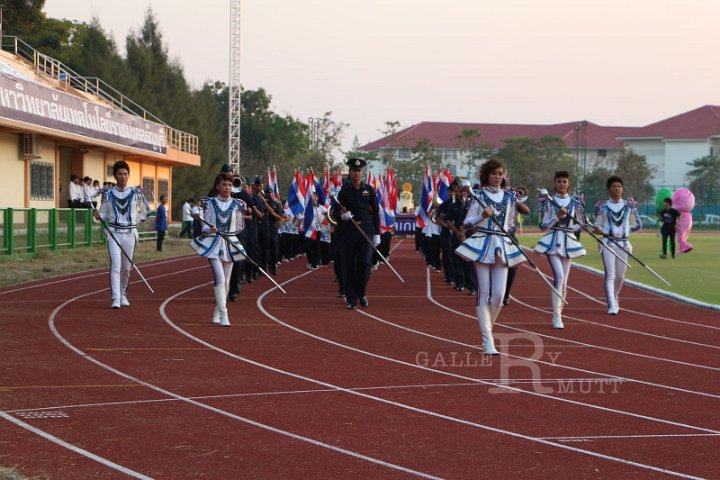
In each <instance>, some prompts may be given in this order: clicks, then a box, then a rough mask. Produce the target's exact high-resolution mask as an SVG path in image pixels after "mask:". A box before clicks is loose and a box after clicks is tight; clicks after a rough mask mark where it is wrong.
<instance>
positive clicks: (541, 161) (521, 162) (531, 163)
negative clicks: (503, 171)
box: [497, 136, 577, 189]
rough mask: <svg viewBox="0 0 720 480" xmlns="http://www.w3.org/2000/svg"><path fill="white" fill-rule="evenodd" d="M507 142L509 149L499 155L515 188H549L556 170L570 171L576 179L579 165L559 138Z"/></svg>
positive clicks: (520, 139)
mask: <svg viewBox="0 0 720 480" xmlns="http://www.w3.org/2000/svg"><path fill="white" fill-rule="evenodd" d="M503 142H504V143H505V146H504V147H503V148H502V149H501V150H500V151H499V152H498V154H497V155H498V156H499V157H500V158H501V159H502V160H503V162H504V163H505V166H506V168H507V173H508V176H509V177H510V179H511V182H512V184H513V185H524V186H526V187H528V188H529V189H533V188H536V187H537V188H548V189H549V188H550V187H551V186H552V184H553V178H554V176H555V172H556V171H558V170H568V171H570V174H571V175H572V176H573V177H574V176H575V175H574V173H575V172H576V171H577V165H576V163H575V161H574V160H573V158H572V157H571V156H570V155H569V154H568V152H567V146H566V145H565V142H564V141H563V139H561V138H559V137H552V136H546V137H543V138H541V139H540V140H534V139H532V138H529V137H511V138H507V139H504V140H503Z"/></svg>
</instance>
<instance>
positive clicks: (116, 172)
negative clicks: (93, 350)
mask: <svg viewBox="0 0 720 480" xmlns="http://www.w3.org/2000/svg"><path fill="white" fill-rule="evenodd" d="M113 176H114V177H115V182H116V183H115V186H114V187H112V188H110V189H109V190H105V191H104V192H103V193H102V195H103V201H102V204H101V205H100V209H99V210H93V216H94V217H95V218H96V219H98V220H102V221H103V222H105V223H106V225H107V229H108V230H109V232H105V238H106V239H107V247H108V253H109V254H110V292H111V294H112V305H111V308H120V307H121V306H123V307H127V306H130V302H129V301H128V299H127V290H128V284H129V282H130V269H131V268H132V258H133V256H134V255H135V246H136V245H137V243H138V239H139V237H138V233H137V225H138V222H144V221H145V219H147V216H148V215H149V214H150V205H148V201H147V200H146V199H145V196H144V195H143V191H142V188H141V187H139V186H138V187H128V185H127V183H128V179H129V178H130V167H129V166H128V164H127V163H126V162H125V161H123V160H120V161H118V162H115V164H114V165H113ZM123 252H124V254H123Z"/></svg>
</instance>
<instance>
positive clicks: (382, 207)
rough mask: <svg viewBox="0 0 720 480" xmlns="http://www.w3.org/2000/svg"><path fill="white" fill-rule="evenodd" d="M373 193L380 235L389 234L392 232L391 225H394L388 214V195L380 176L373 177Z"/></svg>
mask: <svg viewBox="0 0 720 480" xmlns="http://www.w3.org/2000/svg"><path fill="white" fill-rule="evenodd" d="M373 186H374V187H375V193H376V195H377V199H378V212H379V214H380V233H385V232H389V231H391V230H392V227H393V224H394V223H395V217H394V215H392V214H391V213H390V211H389V210H390V207H389V203H388V194H387V189H386V187H385V179H384V178H383V177H382V175H378V176H377V177H375V185H373Z"/></svg>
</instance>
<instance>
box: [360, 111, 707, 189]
mask: <svg viewBox="0 0 720 480" xmlns="http://www.w3.org/2000/svg"><path fill="white" fill-rule="evenodd" d="M464 130H476V131H478V132H479V133H480V135H479V136H478V137H477V138H476V139H475V145H476V146H480V145H491V146H492V147H493V148H494V149H495V150H500V149H501V148H503V146H504V143H505V142H504V141H505V139H508V138H511V137H528V138H532V139H536V140H539V139H541V138H543V137H546V136H553V137H559V138H561V139H563V140H564V141H565V144H566V145H567V148H568V150H569V152H570V153H571V154H572V155H573V156H574V158H575V159H576V160H577V161H578V163H580V166H581V167H583V168H587V169H593V168H594V167H595V166H598V165H601V164H602V163H603V162H604V161H605V160H606V159H607V158H611V157H612V156H613V155H617V154H619V153H620V152H622V151H623V149H632V150H633V151H634V152H636V153H638V154H640V155H644V156H645V157H646V158H647V160H648V163H649V164H650V166H651V167H652V168H654V170H655V174H654V176H653V178H652V180H651V181H652V184H653V185H654V186H655V187H657V188H660V187H677V186H681V185H684V184H685V183H686V179H685V175H686V173H687V171H688V170H689V167H688V165H687V163H688V162H690V161H692V160H694V159H696V158H700V157H704V156H707V155H711V154H714V153H715V154H717V153H720V107H717V106H709V105H708V106H704V107H700V108H698V109H695V110H691V111H689V112H686V113H682V114H680V115H676V116H674V117H671V118H668V119H665V120H661V121H659V122H656V123H652V124H650V125H647V126H645V127H621V126H603V125H598V124H595V123H592V122H588V121H575V122H567V123H559V124H552V125H534V124H503V123H460V122H457V123H453V122H420V123H418V124H415V125H413V126H411V127H409V128H405V129H403V130H401V131H399V132H396V133H394V134H392V135H389V136H386V137H383V138H381V139H378V140H375V141H373V142H371V143H368V144H367V145H364V146H362V147H361V148H360V149H361V150H362V151H365V152H374V153H376V154H377V155H378V158H387V157H388V156H389V157H390V158H397V159H406V160H407V159H410V158H412V149H413V148H414V147H415V146H416V145H417V144H418V142H419V141H420V140H422V139H427V141H429V142H430V143H431V144H432V145H433V147H434V149H435V153H436V154H437V155H438V157H440V158H442V160H443V164H444V165H446V166H447V168H448V169H449V170H450V172H451V173H452V174H453V175H456V174H460V175H465V174H466V173H469V174H470V175H471V176H474V175H475V172H466V171H464V170H463V169H464V168H467V167H463V165H466V164H467V162H466V160H465V159H467V158H469V155H470V152H469V151H468V150H467V147H463V142H462V140H461V139H460V136H461V133H462V132H463V131H464ZM463 148H465V149H463ZM477 166H478V165H476V167H477ZM375 167H376V168H380V166H379V165H375Z"/></svg>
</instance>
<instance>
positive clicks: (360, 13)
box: [45, 0, 720, 149]
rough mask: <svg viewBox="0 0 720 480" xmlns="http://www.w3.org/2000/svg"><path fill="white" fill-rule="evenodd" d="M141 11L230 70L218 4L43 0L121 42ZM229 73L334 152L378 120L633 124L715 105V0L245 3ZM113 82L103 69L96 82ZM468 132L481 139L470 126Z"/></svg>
mask: <svg viewBox="0 0 720 480" xmlns="http://www.w3.org/2000/svg"><path fill="white" fill-rule="evenodd" d="M149 8H152V10H153V11H154V12H155V15H156V18H157V21H158V23H159V25H160V29H161V32H162V35H163V39H164V41H165V44H166V45H167V47H168V51H169V54H170V56H171V57H172V58H176V59H178V60H179V62H180V63H181V64H182V65H183V67H184V71H185V75H186V78H187V79H188V80H189V82H190V84H191V85H192V86H193V87H195V88H199V87H201V86H202V84H203V83H204V82H206V81H215V80H220V81H223V82H227V81H228V79H229V45H230V21H229V15H230V2H229V0H204V1H198V0H123V1H112V0H46V2H45V12H46V13H47V14H48V16H50V17H53V18H67V19H71V20H77V21H87V22H89V21H90V19H91V18H92V17H97V18H99V20H100V24H101V25H102V26H103V28H104V29H105V30H106V31H107V32H110V33H112V34H113V35H114V37H115V38H116V41H117V44H118V46H119V47H120V50H121V52H124V44H125V37H126V35H127V33H128V32H129V31H131V30H133V29H134V30H136V31H137V30H139V29H140V28H141V26H142V23H143V20H144V16H145V12H146V11H147V10H148V9H149ZM241 12H242V20H241V22H242V29H241V47H240V48H241V74H240V75H241V81H242V84H243V87H244V88H246V89H256V88H260V87H262V88H264V89H265V90H266V91H267V92H268V94H270V95H271V97H272V100H273V103H272V109H273V110H274V111H275V112H276V113H278V114H280V115H292V116H293V117H295V118H297V119H299V120H301V121H304V122H307V120H308V118H310V117H321V116H323V115H324V113H325V112H332V119H333V120H335V121H337V122H344V123H346V124H349V126H348V127H347V128H346V130H345V136H344V139H343V147H344V148H345V149H349V148H350V146H351V145H352V143H353V140H354V138H355V137H356V136H357V138H358V140H359V142H360V144H365V143H369V142H371V141H373V140H376V139H378V138H380V137H382V134H381V133H380V132H381V131H382V130H383V129H384V128H385V124H386V122H392V121H398V122H400V125H401V127H403V128H404V127H409V126H411V125H413V124H415V123H418V122H422V121H441V122H478V123H539V124H551V123H562V122H571V121H579V120H588V121H591V122H595V123H597V124H600V125H606V126H610V125H614V126H643V125H647V124H649V123H653V122H656V121H658V120H662V119H664V118H667V117H671V116H674V115H677V114H680V113H683V112H685V111H688V110H692V109H694V108H697V107H700V106H703V105H707V104H712V105H719V104H720V89H719V86H720V42H718V41H717V24H718V18H720V2H718V1H717V0H687V1H685V2H677V1H676V0H672V1H669V0H602V1H600V0H587V1H577V0H542V1H537V0H493V1H490V0H445V1H442V2H441V1H439V0H434V1H430V0H362V1H357V0H243V1H242V6H241ZM105 80H106V81H107V82H108V83H110V84H111V85H112V79H105ZM481 140H482V137H481Z"/></svg>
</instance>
